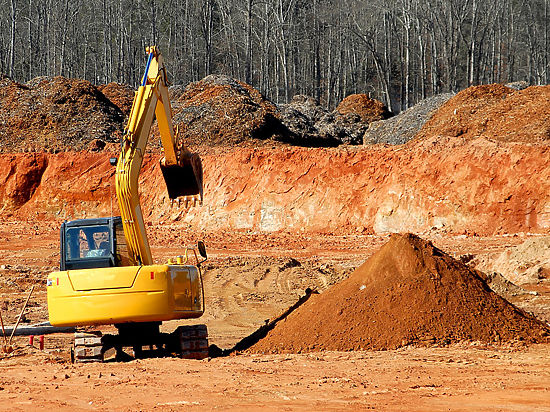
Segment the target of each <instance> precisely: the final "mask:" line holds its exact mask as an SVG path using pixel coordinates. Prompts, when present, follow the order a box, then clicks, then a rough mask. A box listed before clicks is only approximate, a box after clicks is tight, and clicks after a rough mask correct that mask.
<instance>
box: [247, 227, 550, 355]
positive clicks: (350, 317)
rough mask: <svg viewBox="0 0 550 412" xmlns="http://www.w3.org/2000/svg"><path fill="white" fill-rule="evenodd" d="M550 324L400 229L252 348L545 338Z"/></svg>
mask: <svg viewBox="0 0 550 412" xmlns="http://www.w3.org/2000/svg"><path fill="white" fill-rule="evenodd" d="M549 333H550V328H549V327H548V325H545V324H544V323H542V322H541V321H539V320H537V319H535V318H534V317H533V316H531V315H528V314H526V313H524V312H523V311H521V310H520V309H518V308H516V307H515V306H513V305H512V304H511V303H509V302H508V301H506V300H504V299H503V298H501V297H500V296H498V295H497V294H496V293H494V292H493V291H491V289H489V287H488V286H487V284H486V283H485V282H484V280H482V278H481V277H480V276H479V275H478V273H476V272H475V271H474V270H472V269H470V268H469V267H467V266H466V265H464V264H462V263H460V262H459V261H457V260H455V259H453V258H452V257H450V256H449V255H447V254H445V253H444V252H442V251H441V250H439V249H437V248H436V247H434V246H433V245H432V244H431V243H430V242H427V241H424V240H422V239H420V238H419V237H417V236H415V235H411V234H405V235H393V236H392V237H391V238H390V240H389V242H388V243H387V244H386V245H384V246H383V247H382V248H381V249H380V250H379V251H378V252H377V253H376V254H375V255H373V256H372V257H371V258H369V259H368V260H367V261H366V262H365V263H363V265H361V266H360V267H359V268H358V269H357V270H356V271H355V272H354V273H353V274H352V275H351V276H350V277H349V278H348V279H346V280H345V281H343V282H341V283H339V284H337V285H335V286H333V287H332V288H330V289H328V290H327V291H325V292H324V293H322V294H320V295H315V296H312V297H311V298H310V300H308V301H307V302H306V303H304V304H303V305H302V306H301V307H299V308H298V309H297V310H295V311H294V312H292V313H291V314H290V315H289V316H288V317H287V318H286V319H285V320H284V321H281V322H279V323H278V324H277V325H276V326H275V328H274V329H273V330H272V331H270V332H269V333H268V335H267V336H266V337H265V338H264V339H262V340H260V341H259V342H258V343H257V344H255V345H254V346H252V348H251V349H250V350H251V351H253V352H261V353H279V352H302V351H317V350H340V351H342V350H343V351H346V350H359V349H367V350H386V349H395V348H398V347H400V346H404V345H409V344H418V345H432V344H438V345H446V344H449V343H454V342H460V341H481V342H487V343H493V342H496V343H498V342H510V341H515V340H521V341H525V342H528V343H532V342H541V341H545V340H546V339H547V338H546V337H547V336H548V334H549Z"/></svg>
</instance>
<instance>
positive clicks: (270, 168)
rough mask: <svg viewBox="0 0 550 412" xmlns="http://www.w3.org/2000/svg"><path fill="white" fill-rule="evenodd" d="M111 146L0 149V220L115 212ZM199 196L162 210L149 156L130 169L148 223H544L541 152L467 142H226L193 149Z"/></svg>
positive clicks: (354, 227)
mask: <svg viewBox="0 0 550 412" xmlns="http://www.w3.org/2000/svg"><path fill="white" fill-rule="evenodd" d="M108 158H109V153H90V152H78V153H75V152H72V153H71V152H66V153H59V154H9V155H0V194H1V195H2V196H1V198H0V199H1V200H0V210H1V211H2V212H1V216H4V217H9V215H10V214H13V215H14V216H15V217H18V218H29V217H33V218H36V217H38V218H40V219H63V218H83V217H93V216H100V215H109V214H111V205H112V211H113V213H118V207H117V204H116V199H115V190H114V168H113V167H111V166H110V165H109V163H108ZM202 158H203V163H204V169H205V189H204V193H205V200H204V204H203V205H202V206H198V207H195V208H191V209H185V208H184V207H183V205H182V206H176V205H173V206H171V205H170V202H169V200H168V197H167V194H166V190H165V187H164V183H163V181H162V177H161V173H160V169H159V167H158V160H159V157H158V156H156V155H152V156H148V157H146V159H145V161H144V164H143V171H142V173H141V176H140V190H141V196H142V205H143V208H144V216H145V217H146V219H147V220H149V221H153V222H158V221H180V222H182V223H184V226H186V225H188V226H189V227H190V228H200V229H206V230H219V229H231V230H252V231H264V232H272V231H279V230H283V231H290V232H292V231H306V232H334V233H351V232H354V233H355V232H367V233H368V232H375V233H384V232H403V231H412V232H417V233H420V232H423V231H425V230H429V229H432V228H434V227H435V228H438V229H441V230H447V231H449V232H452V233H469V234H473V233H477V234H479V235H488V234H495V233H515V232H526V231H531V232H548V231H549V230H550V182H548V179H547V177H548V176H549V175H550V148H549V147H548V146H545V145H532V144H530V145H528V144H510V143H508V144H506V145H503V144H500V143H495V142H488V141H486V140H483V139H477V140H474V141H470V142H467V143H465V144H462V145H457V146H454V147H449V148H445V147H443V146H442V145H440V146H438V147H437V148H434V147H432V146H429V145H425V144H423V145H416V146H411V145H407V146H405V147H401V148H395V147H372V148H357V149H355V150H351V149H348V150H342V149H336V148H335V149H306V148H284V147H277V148H272V149H267V148H261V149H259V148H257V149H252V148H239V147H234V148H228V149H227V150H220V151H217V152H216V153H214V152H212V151H211V152H210V153H207V154H204V155H202Z"/></svg>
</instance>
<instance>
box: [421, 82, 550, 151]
mask: <svg viewBox="0 0 550 412" xmlns="http://www.w3.org/2000/svg"><path fill="white" fill-rule="evenodd" d="M417 137H418V139H426V138H440V137H451V138H454V137H460V138H462V139H466V140H472V139H476V138H479V137H484V138H486V139H492V140H497V141H503V142H526V143H534V142H541V141H549V140H550V86H531V87H528V88H526V89H523V90H514V89H512V88H509V87H506V86H504V85H501V84H491V85H483V86H473V87H469V88H468V89H465V90H463V91H461V92H460V93H458V94H457V95H456V96H455V97H453V98H451V99H450V100H449V101H447V103H445V104H444V105H443V106H442V107H441V108H440V109H439V110H438V111H437V112H436V113H434V115H433V116H432V117H431V119H430V120H429V121H428V122H427V123H426V124H425V125H424V127H423V128H422V129H421V130H420V132H419V134H418V136H417Z"/></svg>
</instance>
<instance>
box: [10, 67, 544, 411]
mask: <svg viewBox="0 0 550 412" xmlns="http://www.w3.org/2000/svg"><path fill="white" fill-rule="evenodd" d="M101 90H103V93H102V92H100V91H99V89H97V88H96V87H95V86H93V85H92V84H91V83H88V82H86V81H80V80H68V79H64V78H62V77H55V78H37V79H35V80H33V81H31V82H29V83H27V84H19V83H17V82H13V81H11V80H9V79H4V80H3V81H2V82H0V103H1V106H2V108H3V109H4V110H3V111H2V113H0V309H1V311H2V315H3V318H4V319H3V320H4V323H5V324H7V325H13V324H14V323H15V322H16V319H17V317H18V315H19V313H20V311H21V308H22V306H23V305H24V302H25V300H26V298H27V296H28V293H29V290H30V289H31V287H33V286H34V291H33V293H32V296H31V297H30V300H29V303H28V306H27V309H26V311H25V314H24V316H23V318H22V324H23V325H31V324H36V323H40V322H44V321H47V320H48V313H47V306H46V277H47V274H48V273H50V272H52V271H55V270H57V268H58V267H59V266H58V265H59V227H60V224H61V222H62V221H63V220H73V219H81V218H91V217H99V216H111V215H114V216H116V215H118V214H119V211H118V206H117V200H116V196H115V189H114V174H115V170H114V168H113V167H112V166H111V165H110V164H109V162H108V159H109V157H112V156H116V155H117V154H118V151H119V140H120V136H121V133H122V130H123V123H124V116H125V115H127V111H128V105H129V102H130V101H131V98H132V93H133V91H132V89H131V88H129V87H126V86H124V85H116V84H110V85H106V86H105V87H102V88H101ZM365 97H366V96H364V95H355V96H354V97H353V98H351V99H350V98H348V99H347V103H346V104H345V105H344V106H340V109H345V110H343V111H344V112H345V113H340V112H338V111H332V112H329V111H328V110H325V109H324V108H322V107H320V106H317V105H316V104H315V102H314V101H313V100H312V99H310V98H308V97H307V96H301V97H300V96H297V97H296V98H295V99H293V101H292V102H291V103H290V104H288V105H286V106H285V107H277V106H276V105H274V104H273V103H272V102H269V101H267V99H265V98H264V97H263V96H262V95H261V94H260V93H259V92H258V91H257V90H255V89H253V88H252V87H251V86H248V85H245V84H242V83H240V82H236V81H234V80H232V79H230V78H227V77H226V76H209V77H207V78H206V79H203V80H202V81H200V82H196V83H193V84H191V85H190V86H188V87H187V88H184V87H183V86H181V87H177V86H175V87H174V88H172V89H171V100H172V102H173V105H174V121H175V123H176V124H178V125H179V127H180V131H181V132H182V133H183V137H184V138H185V141H186V143H187V144H189V145H190V147H191V149H192V150H194V151H197V152H198V153H199V154H200V156H201V158H202V162H203V166H204V171H205V173H204V178H205V180H204V193H205V199H204V203H203V205H202V206H200V205H197V207H192V208H188V207H187V206H188V205H185V204H180V203H176V204H174V203H172V202H170V200H169V199H168V197H167V195H166V190H165V186H164V183H163V182H162V177H161V173H160V170H159V166H158V165H159V160H160V158H161V156H162V155H161V153H160V151H159V150H158V146H159V145H158V130H157V129H155V128H153V132H152V136H153V137H152V139H151V140H152V143H153V144H152V148H151V149H152V150H150V151H149V153H148V154H147V155H146V156H145V158H144V162H143V167H142V171H141V174H140V194H141V204H142V207H143V212H144V213H143V215H144V218H145V221H146V229H147V232H148V238H149V240H150V243H151V246H152V252H153V257H154V260H155V262H158V263H164V262H166V261H167V259H168V258H173V257H175V256H176V255H181V254H182V251H183V250H184V248H185V247H187V246H190V245H196V242H197V240H200V239H202V240H204V241H205V243H206V246H207V250H208V253H209V259H208V261H207V262H205V263H204V264H203V269H204V290H205V300H206V302H205V303H206V312H205V314H204V316H203V317H201V318H200V319H197V320H195V321H185V322H183V321H171V322H165V323H164V324H163V325H162V330H163V331H164V332H171V331H173V330H175V329H176V328H177V327H178V326H180V325H184V324H197V323H201V324H206V325H207V326H208V330H209V340H210V343H211V344H212V345H215V346H217V347H218V348H219V349H223V350H228V349H231V348H233V347H234V346H235V345H236V344H238V343H242V342H241V340H242V339H243V338H247V337H250V336H251V335H252V334H254V333H255V332H258V331H265V330H266V328H268V327H270V325H271V326H273V325H274V326H273V328H272V329H271V330H270V331H269V334H268V335H267V336H266V337H265V338H263V339H261V340H260V341H259V342H257V343H256V344H254V345H252V346H250V345H248V346H247V349H245V348H242V347H241V346H239V348H240V349H239V350H238V351H227V352H226V353H230V354H229V355H227V356H218V357H212V358H210V359H205V360H184V359H179V358H171V357H166V358H148V359H138V360H132V361H129V362H115V360H114V359H108V360H107V362H106V363H103V364H72V363H71V361H70V346H71V343H72V334H69V333H65V334H61V333H59V334H52V335H46V336H45V341H44V349H43V350H40V348H39V339H37V338H35V339H34V343H33V346H31V345H30V344H29V337H25V336H16V337H15V338H14V341H13V342H12V344H13V346H14V351H13V352H11V353H0V410H10V411H27V410H53V409H61V410H71V411H72V410H105V411H112V410H117V411H134V410H183V409H185V410H187V409H201V410H203V409H220V410H229V409H231V410H234V409H245V408H246V409H251V410H259V409H262V410H266V409H270V410H277V411H279V410H372V409H374V410H399V411H402V410H412V411H414V410H418V411H425V410H430V409H432V410H468V411H471V410H476V411H477V410H481V411H485V410H489V411H501V410H506V411H508V410H512V411H533V410H534V411H550V329H549V325H548V324H549V322H550V180H549V179H548V176H550V146H549V141H550V140H549V138H550V112H549V110H550V105H549V104H548V103H549V101H550V86H541V87H538V86H537V87H528V88H526V89H524V90H513V89H510V88H508V87H504V86H502V85H485V86H476V87H470V88H468V89H466V90H463V91H461V92H459V93H457V94H456V95H454V96H452V95H446V96H439V97H438V98H437V99H432V100H429V101H425V102H423V103H422V104H419V105H417V107H416V108H411V109H410V110H408V111H406V112H404V113H403V114H402V115H399V116H395V117H394V118H390V119H387V120H384V119H385V118H386V117H387V115H389V114H388V113H385V111H383V110H382V109H383V107H379V105H377V104H375V103H376V102H373V101H371V100H370V99H369V100H367V99H365ZM369 107H371V108H372V107H374V108H378V109H380V110H381V111H380V112H379V113H378V115H376V116H370V117H369V116H366V115H365V114H368V113H370V112H369V111H368V110H367V109H369ZM378 109H377V110H378ZM365 110H367V111H366V112H365ZM374 121H376V123H371V122H374ZM371 125H374V126H373V127H371ZM362 141H363V142H365V145H360V144H357V143H361V142H362ZM341 143H346V144H343V145H341V146H339V147H333V146H336V145H340V144H341ZM350 143H353V145H350ZM296 144H297V145H301V146H302V147H296V146H293V145H296ZM317 146H323V147H317ZM409 232H410V233H412V234H407V233H409ZM389 233H401V234H394V235H391V236H390V235H389ZM430 242H432V243H433V244H432V243H430ZM392 248H393V249H392ZM357 268H358V269H357ZM356 269H357V270H356ZM482 272H483V273H482ZM455 285H456V287H455ZM332 286H334V288H331V287H332ZM308 289H309V291H311V290H313V291H316V292H319V294H318V295H317V294H310V293H306V291H308ZM496 293H498V295H500V296H497V295H496ZM304 296H309V298H308V299H307V300H305V302H304V299H302V298H303V297H304ZM297 302H303V304H302V305H301V306H300V307H298V308H297V309H296V310H294V311H293V312H292V313H290V314H288V316H287V317H282V318H281V320H280V321H279V322H278V323H275V324H274V323H273V322H275V320H276V319H278V317H280V315H281V314H284V313H286V312H285V311H288V310H289V308H292V307H293V305H295V304H296V303H297ZM510 303H511V304H513V305H516V306H517V307H514V306H511V305H510ZM327 308H328V309H327ZM325 320H328V321H327V322H325ZM366 320H368V321H369V322H370V323H368V324H366ZM478 320H479V321H478ZM268 321H269V322H268ZM329 321H330V322H329ZM385 325H387V326H388V327H387V328H385V327H384V326H385ZM101 330H102V331H103V332H107V333H111V332H114V331H115V329H114V327H113V326H106V327H101ZM352 335H353V336H352ZM253 336H258V333H256V334H254V335H253ZM290 337H291V338H292V342H290ZM312 339H313V340H314V341H313V342H312ZM316 339H317V340H318V341H316ZM247 342H249V341H247ZM252 343H254V342H252ZM333 345H338V346H337V347H338V348H344V349H343V350H341V351H334V350H332V349H331V347H334V346H333ZM373 348H376V349H378V350H365V349H373ZM213 349H215V348H213ZM321 349H323V350H321ZM219 352H221V351H218V353H219ZM213 353H214V351H213V352H212V354H213Z"/></svg>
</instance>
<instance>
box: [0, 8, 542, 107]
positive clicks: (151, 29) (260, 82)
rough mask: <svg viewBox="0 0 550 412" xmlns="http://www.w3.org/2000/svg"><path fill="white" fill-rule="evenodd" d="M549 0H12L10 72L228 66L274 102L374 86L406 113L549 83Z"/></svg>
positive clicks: (4, 32)
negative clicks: (438, 100) (432, 103)
mask: <svg viewBox="0 0 550 412" xmlns="http://www.w3.org/2000/svg"><path fill="white" fill-rule="evenodd" d="M549 3H550V0H498V1H495V0H385V1H381V0H370V1H357V0H356V1H353V0H339V1H335V0H157V1H150V0H137V1H128V0H71V1H69V0H60V1H54V0H2V1H0V4H1V7H2V10H3V13H2V16H1V18H0V36H1V41H0V71H1V72H2V73H4V74H6V75H8V76H10V77H12V78H13V79H15V80H19V81H27V80H29V79H31V78H34V77H36V76H43V75H48V76H52V75H63V76H67V77H78V78H85V79H88V80H90V81H91V82H93V83H96V84H98V83H107V82H111V81H116V82H123V83H128V84H135V83H136V82H137V80H138V79H139V77H140V73H141V70H142V68H143V63H144V52H143V50H144V47H145V46H146V45H148V44H158V45H159V46H160V48H161V50H162V51H163V54H164V56H165V59H166V62H167V65H168V67H169V69H170V78H171V79H172V81H173V83H177V84H187V83H188V82H190V81H194V80H198V79H200V78H202V77H204V76H205V75H207V74H210V73H224V74H228V75H230V76H233V77H235V78H237V79H240V80H243V81H246V82H249V83H251V84H252V85H254V86H255V87H257V88H259V89H260V90H261V91H262V92H263V93H264V94H265V95H266V96H268V97H269V98H271V99H272V100H274V101H275V102H279V103H284V102H287V101H289V100H290V99H291V98H292V96H293V95H295V94H307V95H310V96H314V97H315V98H316V99H317V100H318V101H319V102H321V103H322V104H324V105H326V106H327V107H332V106H334V104H335V103H338V101H339V100H341V99H342V98H343V97H345V96H346V95H348V94H350V93H355V92H363V93H369V94H370V95H371V97H375V98H378V99H380V100H382V101H384V102H385V103H386V104H387V105H388V107H389V108H390V109H391V110H392V111H395V112H397V111H400V110H402V109H404V108H407V107H408V106H410V105H412V104H414V103H415V102H416V101H418V100H420V99H422V98H424V97H427V96H431V95H433V94H437V93H441V92H447V91H456V90H458V89H461V88H464V87H467V86H469V85H474V84H480V83H493V82H509V81H517V80H525V81H527V82H529V83H531V84H547V83H549V81H548V79H549V73H548V35H549V28H548V26H549V17H548V14H549V10H548V9H549V7H550V4H549Z"/></svg>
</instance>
